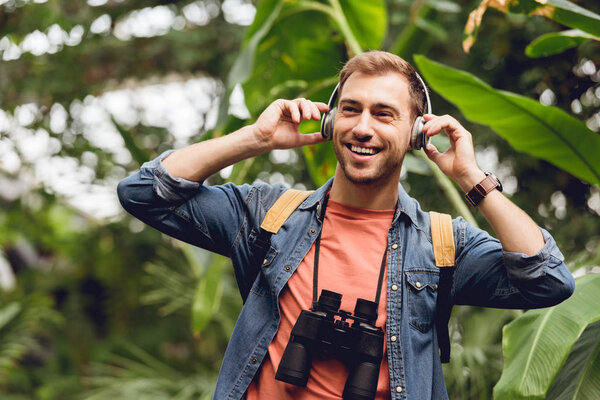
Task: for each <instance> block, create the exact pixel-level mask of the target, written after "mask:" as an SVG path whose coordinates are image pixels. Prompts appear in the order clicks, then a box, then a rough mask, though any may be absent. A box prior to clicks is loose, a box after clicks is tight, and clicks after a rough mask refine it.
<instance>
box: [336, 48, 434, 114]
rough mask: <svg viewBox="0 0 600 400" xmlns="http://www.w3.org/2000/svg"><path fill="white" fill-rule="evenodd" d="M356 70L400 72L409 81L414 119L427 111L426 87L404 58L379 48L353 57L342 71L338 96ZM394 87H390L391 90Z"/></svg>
mask: <svg viewBox="0 0 600 400" xmlns="http://www.w3.org/2000/svg"><path fill="white" fill-rule="evenodd" d="M355 72H361V73H363V74H366V75H384V74H387V73H394V72H395V73H398V74H400V75H401V76H402V77H404V79H406V81H407V82H408V86H409V94H410V98H411V99H412V104H411V106H412V107H411V118H412V119H414V118H416V117H417V116H419V115H423V114H424V113H425V112H426V109H427V106H426V100H425V88H424V87H423V85H422V83H421V81H420V80H419V78H418V77H417V73H416V71H415V69H414V68H413V67H412V65H410V64H409V63H408V62H407V61H406V60H404V59H403V58H401V57H399V56H397V55H395V54H392V53H388V52H385V51H377V50H372V51H367V52H365V53H362V54H359V55H357V56H355V57H353V58H351V59H350V60H348V62H347V63H346V64H345V65H344V68H342V70H341V72H340V84H339V89H338V98H340V97H341V95H342V92H343V89H344V84H345V83H346V81H347V80H348V77H350V75H352V74H353V73H355ZM394 89H395V88H390V90H394Z"/></svg>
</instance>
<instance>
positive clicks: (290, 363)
mask: <svg viewBox="0 0 600 400" xmlns="http://www.w3.org/2000/svg"><path fill="white" fill-rule="evenodd" d="M341 301H342V295H341V294H339V293H335V292H331V291H329V290H322V291H321V295H320V296H319V301H318V303H317V307H316V309H315V310H312V311H309V310H302V312H301V313H300V316H299V317H298V320H297V321H296V323H295V324H294V327H293V328H292V333H291V335H290V340H289V342H288V344H287V346H286V348H285V351H284V353H283V356H282V358H281V362H280V363H279V367H278V368H277V373H276V375H275V379H277V380H280V381H283V382H287V383H291V384H293V385H296V386H303V387H304V386H306V382H307V381H308V376H309V374H310V369H311V364H312V359H313V357H314V356H317V355H321V356H330V357H333V358H335V359H337V360H340V361H342V362H343V363H344V364H345V365H346V366H347V367H348V370H349V374H348V378H347V379H346V385H345V387H344V393H343V395H342V397H343V398H344V399H345V400H367V399H368V400H372V399H374V398H375V394H376V392H377V381H378V379H379V366H380V364H381V359H382V358H383V341H384V332H383V330H382V329H381V328H378V327H376V326H375V321H376V320H377V312H378V310H377V307H378V304H377V303H375V302H373V301H369V300H365V299H357V300H356V306H355V308H354V315H352V314H351V313H350V312H348V311H344V310H340V309H339V308H340V304H341ZM350 321H351V322H352V323H350Z"/></svg>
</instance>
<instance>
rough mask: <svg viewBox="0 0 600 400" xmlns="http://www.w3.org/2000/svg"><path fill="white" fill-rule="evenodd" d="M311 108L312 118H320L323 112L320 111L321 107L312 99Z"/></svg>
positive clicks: (316, 119)
mask: <svg viewBox="0 0 600 400" xmlns="http://www.w3.org/2000/svg"><path fill="white" fill-rule="evenodd" d="M310 109H311V110H312V118H313V119H314V120H315V121H318V120H320V119H321V113H320V112H319V107H317V105H316V104H315V103H313V102H312V101H311V102H310Z"/></svg>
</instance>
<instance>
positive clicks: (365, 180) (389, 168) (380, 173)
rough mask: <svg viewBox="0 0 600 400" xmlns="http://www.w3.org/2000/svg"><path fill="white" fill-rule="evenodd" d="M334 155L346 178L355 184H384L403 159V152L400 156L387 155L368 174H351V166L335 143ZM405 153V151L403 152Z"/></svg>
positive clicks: (399, 166)
mask: <svg viewBox="0 0 600 400" xmlns="http://www.w3.org/2000/svg"><path fill="white" fill-rule="evenodd" d="M334 151H335V155H336V157H337V159H338V163H339V165H340V167H341V169H342V172H343V173H344V176H345V177H346V179H348V181H349V182H351V183H353V184H355V185H365V186H366V185H374V184H385V183H387V182H388V180H389V178H390V177H391V176H392V175H393V174H394V173H395V172H396V171H398V169H399V168H401V167H402V162H403V161H404V154H403V155H402V156H400V157H387V158H386V159H385V161H384V162H383V164H382V165H380V166H376V167H377V168H375V171H374V172H373V173H371V174H368V175H366V174H365V175H363V174H360V173H359V174H353V173H352V170H351V169H352V166H350V165H349V164H350V161H349V160H348V159H347V157H345V154H344V149H343V148H342V149H340V148H339V147H338V146H337V145H336V146H334ZM405 154H406V152H405Z"/></svg>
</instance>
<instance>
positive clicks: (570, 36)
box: [525, 29, 600, 58]
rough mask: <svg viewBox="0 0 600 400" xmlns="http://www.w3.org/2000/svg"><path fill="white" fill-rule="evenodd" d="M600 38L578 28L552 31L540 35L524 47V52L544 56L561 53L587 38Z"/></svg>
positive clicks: (532, 55)
mask: <svg viewBox="0 0 600 400" xmlns="http://www.w3.org/2000/svg"><path fill="white" fill-rule="evenodd" d="M590 39H593V40H600V37H596V36H593V35H590V34H588V33H585V32H583V31H580V30H579V29H569V30H568V31H562V32H552V33H547V34H545V35H542V36H540V37H539V38H537V39H535V40H534V41H533V42H531V43H530V44H529V45H528V46H527V47H526V48H525V54H527V56H528V57H532V58H533V57H546V56H551V55H553V54H558V53H561V52H563V51H565V50H567V49H570V48H571V47H576V46H579V45H580V44H581V43H583V42H587V41H588V40H590Z"/></svg>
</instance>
